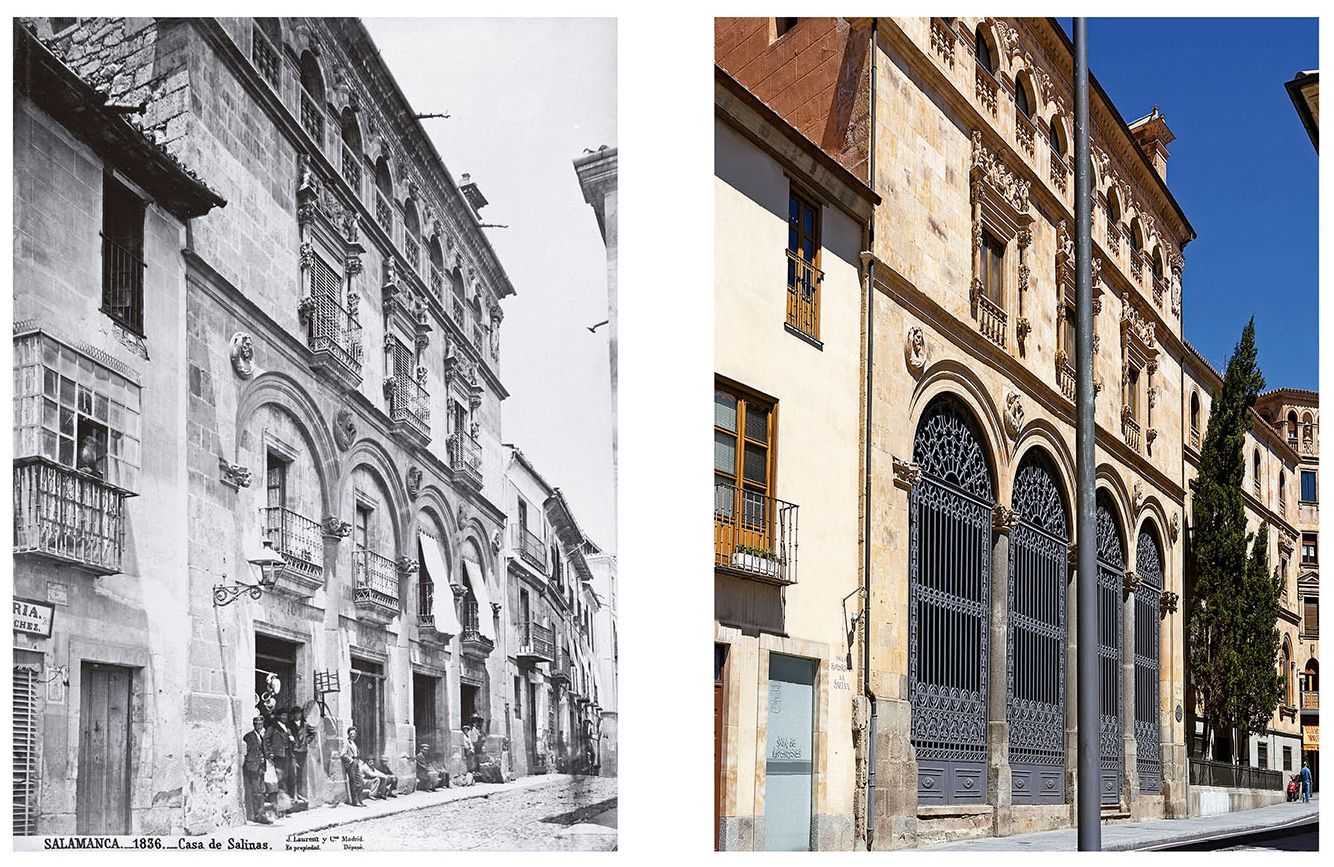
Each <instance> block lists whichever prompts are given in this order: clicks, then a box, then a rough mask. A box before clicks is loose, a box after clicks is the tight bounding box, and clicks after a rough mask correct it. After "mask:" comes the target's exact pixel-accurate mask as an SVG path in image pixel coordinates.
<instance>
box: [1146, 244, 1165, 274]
mask: <svg viewBox="0 0 1334 867" xmlns="http://www.w3.org/2000/svg"><path fill="white" fill-rule="evenodd" d="M1149 267H1150V268H1151V269H1153V279H1155V280H1161V279H1163V251H1162V249H1161V248H1159V247H1154V248H1153V259H1152V261H1151V262H1150V264H1149Z"/></svg>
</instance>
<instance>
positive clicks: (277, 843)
mask: <svg viewBox="0 0 1334 867" xmlns="http://www.w3.org/2000/svg"><path fill="white" fill-rule="evenodd" d="M578 779H580V778H579V777H576V776H574V775H572V774H538V775H535V776H531V777H519V778H518V779H517V780H515V781H514V782H512V783H474V784H473V785H471V786H458V787H455V788H450V789H439V790H437V791H434V792H425V791H418V792H412V793H411V794H407V795H399V796H398V797H396V798H387V799H385V800H368V801H366V802H365V803H366V806H364V807H353V806H350V805H348V804H336V805H333V806H326V807H315V808H313V809H310V810H306V811H305V812H302V813H293V814H291V815H289V816H287V817H286V818H284V819H280V820H279V821H277V822H275V823H274V824H272V825H261V824H258V823H253V822H247V823H246V824H245V825H237V826H235V827H232V828H219V829H218V830H216V831H214V832H212V833H211V834H208V835H207V836H204V837H200V838H197V839H201V840H209V839H216V840H222V841H226V840H227V839H228V838H229V837H237V838H244V839H245V840H246V841H248V842H255V843H268V844H269V847H270V848H275V849H282V848H283V843H284V842H285V841H286V840H287V839H288V838H289V837H290V836H292V835H298V836H306V835H310V834H317V833H318V832H320V831H324V830H327V829H329V828H336V827H338V826H339V825H346V824H348V823H350V822H364V821H365V820H367V819H374V818H377V817H380V816H392V815H395V814H397V813H406V812H409V811H412V810H420V809H422V808H424V807H436V806H439V805H440V804H448V803H451V802H454V801H465V800H468V799H471V798H487V797H490V796H491V795H497V794H503V793H506V792H518V791H523V790H525V789H545V788H551V789H555V788H561V787H563V786H569V785H572V784H574V782H575V781H576V780H578Z"/></svg>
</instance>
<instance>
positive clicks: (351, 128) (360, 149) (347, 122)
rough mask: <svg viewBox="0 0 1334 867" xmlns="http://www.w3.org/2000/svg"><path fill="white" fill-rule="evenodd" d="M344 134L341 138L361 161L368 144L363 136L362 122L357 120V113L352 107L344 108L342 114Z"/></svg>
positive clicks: (342, 133)
mask: <svg viewBox="0 0 1334 867" xmlns="http://www.w3.org/2000/svg"><path fill="white" fill-rule="evenodd" d="M341 121H342V127H341V129H342V132H341V138H342V142H343V144H344V145H346V146H347V148H348V150H350V151H352V155H353V156H355V157H356V158H357V160H358V161H360V160H361V159H362V158H363V154H364V152H365V150H366V143H365V141H364V140H363V138H362V135H361V121H359V120H357V112H356V111H355V110H354V109H353V108H352V106H350V105H348V106H344V107H343V111H342V114H341Z"/></svg>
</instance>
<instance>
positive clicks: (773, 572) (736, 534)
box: [713, 482, 797, 584]
mask: <svg viewBox="0 0 1334 867" xmlns="http://www.w3.org/2000/svg"><path fill="white" fill-rule="evenodd" d="M713 555H714V560H713V562H714V566H715V567H717V568H719V569H724V570H728V571H732V572H737V573H740V574H743V575H746V576H748V577H751V578H758V579H760V580H763V581H769V582H772V583H775V584H795V583H796V581H797V506H796V504H794V503H788V502H785V501H783V500H779V499H777V498H776V497H769V496H765V495H764V494H760V493H756V492H755V491H747V490H743V489H741V488H738V487H737V486H736V485H732V484H727V483H724V482H715V483H714V486H713Z"/></svg>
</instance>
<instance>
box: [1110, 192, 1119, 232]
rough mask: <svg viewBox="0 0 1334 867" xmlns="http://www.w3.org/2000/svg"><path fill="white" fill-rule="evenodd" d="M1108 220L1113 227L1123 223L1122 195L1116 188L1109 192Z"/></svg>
mask: <svg viewBox="0 0 1334 867" xmlns="http://www.w3.org/2000/svg"><path fill="white" fill-rule="evenodd" d="M1107 219H1108V221H1109V222H1110V223H1111V224H1112V225H1113V226H1117V225H1120V223H1121V195H1120V194H1119V193H1118V192H1117V191H1116V187H1112V188H1111V189H1109V190H1108V191H1107Z"/></svg>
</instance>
